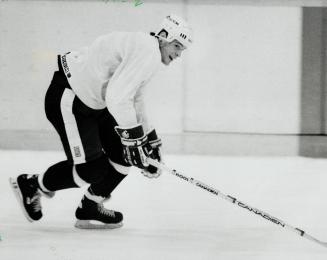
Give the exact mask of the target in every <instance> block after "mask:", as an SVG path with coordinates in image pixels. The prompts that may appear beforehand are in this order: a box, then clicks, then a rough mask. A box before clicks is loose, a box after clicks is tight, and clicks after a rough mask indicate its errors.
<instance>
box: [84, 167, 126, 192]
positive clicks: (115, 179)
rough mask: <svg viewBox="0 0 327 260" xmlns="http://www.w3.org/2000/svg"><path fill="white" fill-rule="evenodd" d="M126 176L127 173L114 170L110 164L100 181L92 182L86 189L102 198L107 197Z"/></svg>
mask: <svg viewBox="0 0 327 260" xmlns="http://www.w3.org/2000/svg"><path fill="white" fill-rule="evenodd" d="M126 176H127V175H124V174H121V173H119V172H118V171H116V170H115V169H114V168H113V166H112V165H110V170H109V172H108V173H107V174H106V175H105V176H104V178H103V179H102V180H101V181H100V182H97V183H92V184H91V185H90V187H89V189H88V190H89V192H90V193H91V194H94V195H96V196H101V197H103V198H108V197H109V196H110V194H111V192H112V191H113V190H114V189H115V188H116V187H117V186H118V184H119V183H120V182H121V181H122V180H123V179H124V178H125V177H126Z"/></svg>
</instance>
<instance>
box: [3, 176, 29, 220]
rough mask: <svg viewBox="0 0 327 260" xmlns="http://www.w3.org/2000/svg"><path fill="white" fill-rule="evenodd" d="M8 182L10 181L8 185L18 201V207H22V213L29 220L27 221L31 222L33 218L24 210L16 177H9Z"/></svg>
mask: <svg viewBox="0 0 327 260" xmlns="http://www.w3.org/2000/svg"><path fill="white" fill-rule="evenodd" d="M9 183H10V186H11V188H12V190H13V192H14V194H15V197H16V199H17V201H18V204H19V205H20V208H21V209H22V211H23V213H24V216H25V217H26V219H27V220H28V221H29V222H33V221H34V220H33V219H31V218H30V216H29V215H28V213H27V212H26V210H25V207H24V203H23V195H22V193H21V191H20V189H19V186H18V183H17V179H14V178H9Z"/></svg>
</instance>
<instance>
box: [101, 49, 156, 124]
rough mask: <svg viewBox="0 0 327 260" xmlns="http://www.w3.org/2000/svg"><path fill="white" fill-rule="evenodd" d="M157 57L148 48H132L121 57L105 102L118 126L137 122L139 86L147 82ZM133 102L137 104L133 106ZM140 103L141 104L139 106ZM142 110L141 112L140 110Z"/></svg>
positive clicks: (109, 84) (109, 85)
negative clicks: (121, 59)
mask: <svg viewBox="0 0 327 260" xmlns="http://www.w3.org/2000/svg"><path fill="white" fill-rule="evenodd" d="M156 58H157V57H156V56H155V55H153V51H152V52H151V49H149V48H143V49H139V48H136V46H134V50H133V51H132V52H131V53H128V55H126V57H124V58H123V61H122V62H121V64H120V65H119V66H118V67H117V69H116V71H115V73H114V75H113V77H112V78H111V80H110V82H109V83H108V87H107V92H106V96H105V98H106V104H107V108H108V109H109V111H110V113H111V114H112V115H113V117H114V118H115V119H116V121H117V123H118V125H120V126H125V127H129V126H134V125H136V124H137V123H139V120H138V118H139V119H140V114H137V113H136V107H137V109H138V112H139V113H143V112H145V111H143V110H142V109H143V108H141V106H142V105H141V103H140V102H143V101H142V97H141V95H142V91H138V90H139V88H140V87H141V86H142V84H144V82H147V81H148V80H149V79H150V78H151V76H152V74H153V72H154V69H155V68H156V67H157V63H158V61H157V59H156ZM135 102H136V103H137V104H138V105H136V106H135ZM140 105H141V106H140ZM141 111H143V112H141Z"/></svg>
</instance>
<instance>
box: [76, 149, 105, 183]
mask: <svg viewBox="0 0 327 260" xmlns="http://www.w3.org/2000/svg"><path fill="white" fill-rule="evenodd" d="M109 169H110V164H109V162H108V159H107V158H106V156H105V155H102V156H101V157H99V158H97V159H95V160H93V161H89V162H86V163H82V164H77V165H75V166H74V173H73V175H75V176H74V180H75V182H76V184H77V185H79V186H81V185H80V184H81V181H84V182H86V183H96V182H99V181H101V180H102V179H103V178H104V177H105V176H106V174H108V171H109ZM76 175H77V176H76ZM78 178H80V179H81V180H78ZM78 182H79V183H78Z"/></svg>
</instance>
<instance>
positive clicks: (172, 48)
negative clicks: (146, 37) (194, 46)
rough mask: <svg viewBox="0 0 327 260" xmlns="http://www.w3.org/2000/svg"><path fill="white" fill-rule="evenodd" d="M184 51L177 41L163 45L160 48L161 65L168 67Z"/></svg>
mask: <svg viewBox="0 0 327 260" xmlns="http://www.w3.org/2000/svg"><path fill="white" fill-rule="evenodd" d="M185 49H186V48H185V47H184V46H183V44H181V43H180V42H178V41H177V40H173V41H172V42H165V43H163V44H162V46H161V48H160V51H161V61H162V63H163V64H165V65H169V64H170V63H171V62H172V61H173V60H175V59H176V58H178V57H180V56H181V54H182V52H183V51H184V50H185Z"/></svg>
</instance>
